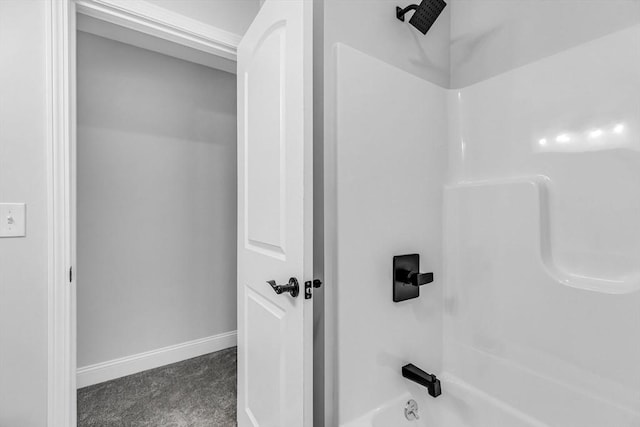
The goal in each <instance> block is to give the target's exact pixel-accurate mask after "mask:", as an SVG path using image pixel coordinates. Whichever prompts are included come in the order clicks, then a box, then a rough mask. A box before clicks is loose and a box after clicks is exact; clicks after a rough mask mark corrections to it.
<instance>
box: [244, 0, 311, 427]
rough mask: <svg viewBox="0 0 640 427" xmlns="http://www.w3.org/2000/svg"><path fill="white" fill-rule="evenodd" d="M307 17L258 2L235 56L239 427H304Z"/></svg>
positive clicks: (303, 5) (307, 424)
mask: <svg viewBox="0 0 640 427" xmlns="http://www.w3.org/2000/svg"><path fill="white" fill-rule="evenodd" d="M311 9H312V2H311V1H308V0H281V1H279V0H267V1H266V2H265V4H264V5H263V6H262V9H261V10H260V12H259V13H258V16H257V17H256V19H255V20H254V21H253V23H252V24H251V27H250V28H249V30H248V31H247V33H246V35H245V36H244V38H243V40H242V42H241V43H240V46H239V47H238V425H239V427H249V426H251V427H254V426H256V427H257V426H260V427H311V425H312V409H313V408H312V362H313V360H312V351H313V343H312V333H313V331H312V328H313V323H312V317H313V311H312V308H313V304H312V300H311V299H305V282H307V281H311V280H313V278H312V274H313V267H312V265H313V253H312V234H313V223H312V220H313V216H312V213H313V212H312V210H313V205H312V200H313V193H312V184H313V183H312V178H313V170H312V160H313V159H312V11H311ZM290 278H295V279H297V281H298V286H299V294H298V295H297V296H296V297H294V296H293V295H291V293H290V292H288V291H283V292H282V293H280V294H278V293H276V292H275V290H274V288H273V287H272V286H271V285H270V284H269V283H267V282H268V281H273V282H275V283H274V284H275V285H277V286H284V285H287V284H288V282H289V280H290ZM276 289H280V290H282V288H276ZM293 293H295V292H293Z"/></svg>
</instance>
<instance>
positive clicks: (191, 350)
mask: <svg viewBox="0 0 640 427" xmlns="http://www.w3.org/2000/svg"><path fill="white" fill-rule="evenodd" d="M236 343H237V333H236V331H232V332H225V333H223V334H218V335H214V336H211V337H206V338H200V339H197V340H193V341H188V342H185V343H182V344H176V345H172V346H169V347H164V348H159V349H157V350H152V351H146V352H144V353H138V354H134V355H132V356H127V357H121V358H120V359H114V360H109V361H106V362H102V363H96V364H95V365H89V366H84V367H82V368H78V370H77V375H76V380H77V386H78V388H82V387H86V386H89V385H93V384H98V383H101V382H104V381H109V380H113V379H116V378H120V377H124V376H127V375H131V374H135V373H138V372H142V371H146V370H147V369H153V368H157V367H160V366H164V365H168V364H170V363H176V362H180V361H182V360H187V359H191V358H192V357H198V356H202V355H204V354H208V353H213V352H214V351H220V350H224V349H225V348H229V347H233V346H235V345H236Z"/></svg>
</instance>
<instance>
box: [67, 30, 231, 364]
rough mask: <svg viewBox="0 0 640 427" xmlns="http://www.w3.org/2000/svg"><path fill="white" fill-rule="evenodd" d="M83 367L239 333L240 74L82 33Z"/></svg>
mask: <svg viewBox="0 0 640 427" xmlns="http://www.w3.org/2000/svg"><path fill="white" fill-rule="evenodd" d="M77 272H78V275H77V278H78V282H77V283H78V366H79V367H82V366H87V365H90V364H95V363H99V362H104V361H107V360H111V359H114V358H118V357H123V356H128V355H132V354H136V353H140V352H144V351H149V350H153V349H157V348H160V347H164V346H168V345H172V344H178V343H182V342H185V341H189V340H193V339H198V338H203V337H207V336H211V335H215V334H219V333H223V332H227V331H232V330H235V329H236V78H235V76H234V75H232V74H228V73H224V72H221V71H217V70H213V69H210V68H206V67H203V66H200V65H196V64H193V63H189V62H185V61H181V60H178V59H175V58H171V57H168V56H164V55H161V54H157V53H154V52H150V51H146V50H143V49H139V48H136V47H132V46H129V45H125V44H121V43H118V42H114V41H111V40H107V39H103V38H100V37H97V36H93V35H89V34H86V33H78V268H77Z"/></svg>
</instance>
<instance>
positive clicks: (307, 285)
mask: <svg viewBox="0 0 640 427" xmlns="http://www.w3.org/2000/svg"><path fill="white" fill-rule="evenodd" d="M320 286H322V280H320V279H313V282H312V281H311V280H309V281H308V282H304V299H311V297H312V296H313V294H312V292H311V289H312V288H319V287H320Z"/></svg>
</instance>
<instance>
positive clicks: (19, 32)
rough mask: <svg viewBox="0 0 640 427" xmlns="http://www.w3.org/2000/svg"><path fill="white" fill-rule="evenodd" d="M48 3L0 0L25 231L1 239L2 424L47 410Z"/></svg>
mask: <svg viewBox="0 0 640 427" xmlns="http://www.w3.org/2000/svg"><path fill="white" fill-rule="evenodd" d="M46 28H47V26H46V4H45V2H44V1H24V0H15V1H11V0H2V1H0V202H25V203H26V204H27V237H26V238H11V239H0V426H2V427H4V426H7V427H12V426H20V427H42V426H44V425H46V422H47V421H46V417H47V232H48V231H47V181H46V176H47V175H46V174H47V165H46V158H47V157H46V153H47V138H48V129H47V123H46V117H47V116H46V111H47V96H46V95H47V94H46V86H45V84H46V79H47V74H46V73H47V69H46V63H45V59H46V49H47V45H46V42H47V40H46V34H47V33H46Z"/></svg>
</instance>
